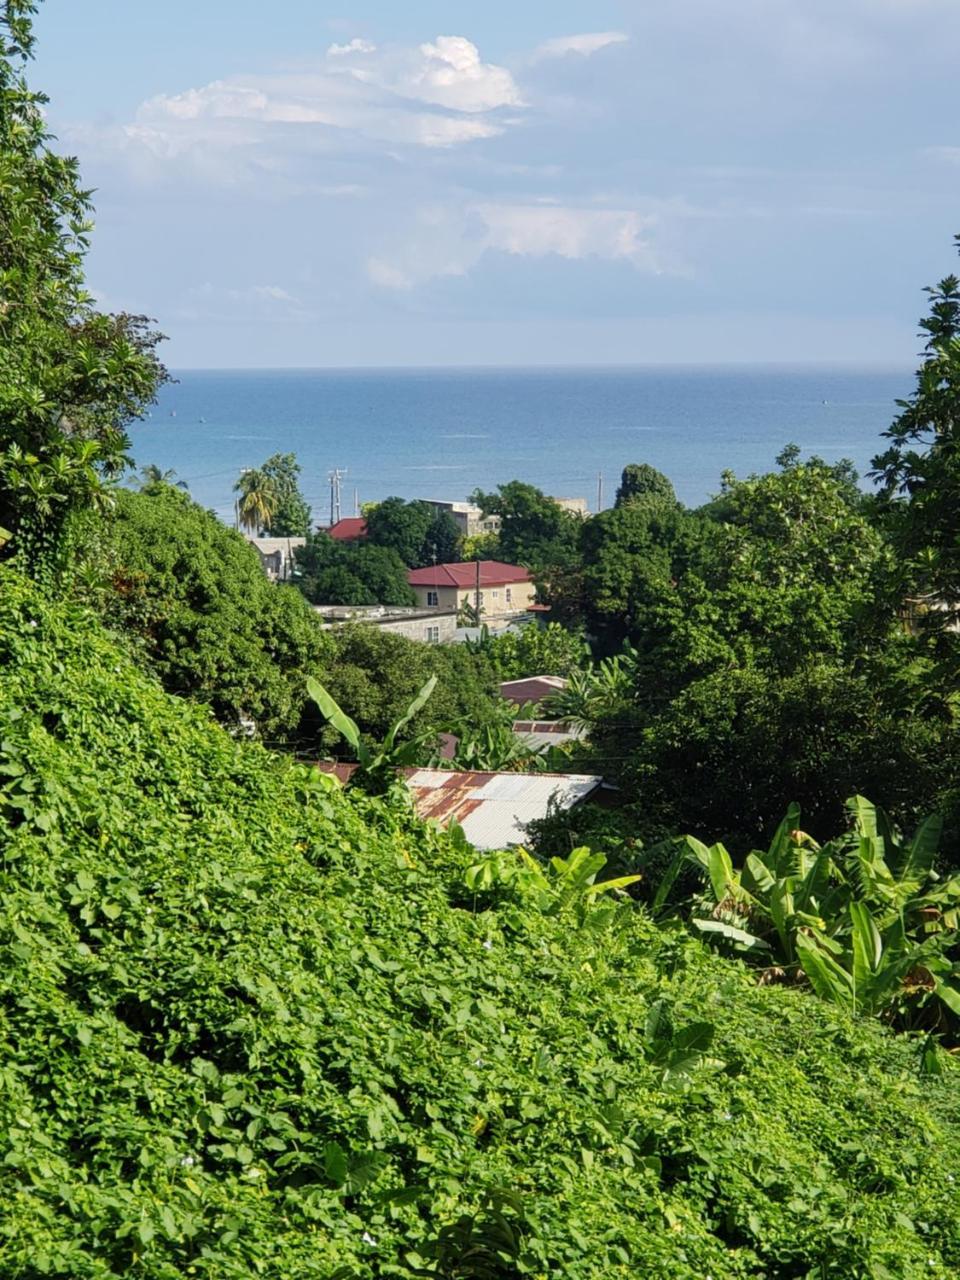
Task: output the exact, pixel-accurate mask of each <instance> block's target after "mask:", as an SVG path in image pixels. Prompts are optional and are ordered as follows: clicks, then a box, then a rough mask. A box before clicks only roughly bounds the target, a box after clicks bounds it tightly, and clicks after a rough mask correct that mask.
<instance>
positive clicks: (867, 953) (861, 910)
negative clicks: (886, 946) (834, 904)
mask: <svg viewBox="0 0 960 1280" xmlns="http://www.w3.org/2000/svg"><path fill="white" fill-rule="evenodd" d="M850 923H851V926H852V943H853V981H854V983H855V985H856V988H857V990H858V991H859V990H860V988H861V987H864V986H866V984H867V982H868V981H869V979H870V978H871V976H872V975H873V974H875V973H876V972H877V970H878V969H879V968H880V961H881V959H882V957H883V941H882V939H881V937H880V932H879V930H878V929H877V926H876V923H875V922H874V919H873V916H872V915H871V914H870V908H869V907H868V906H867V905H866V903H864V902H851V903H850Z"/></svg>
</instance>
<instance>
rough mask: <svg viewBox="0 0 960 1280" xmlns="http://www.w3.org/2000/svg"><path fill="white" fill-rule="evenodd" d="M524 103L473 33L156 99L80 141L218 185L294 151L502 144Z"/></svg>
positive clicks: (81, 133) (339, 51) (359, 50)
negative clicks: (182, 167) (179, 164)
mask: <svg viewBox="0 0 960 1280" xmlns="http://www.w3.org/2000/svg"><path fill="white" fill-rule="evenodd" d="M523 106H524V103H523V100H522V98H521V95H520V91H519V89H518V87H517V85H516V83H515V81H514V79H513V77H512V75H511V74H510V72H509V71H508V70H506V68H504V67H499V66H496V65H494V64H493V63H488V62H484V61H483V59H482V58H481V56H480V52H479V50H478V49H477V46H476V45H475V44H473V43H472V42H471V41H470V40H467V39H466V38H465V37H463V36H438V37H437V38H436V39H435V40H434V41H432V42H428V43H425V44H422V45H420V46H419V47H418V48H409V47H394V48H389V49H377V47H376V46H375V45H373V44H371V43H370V42H369V41H366V40H361V39H354V40H351V41H350V42H349V43H348V44H335V45H332V46H331V47H330V49H329V50H328V53H327V56H326V57H325V58H324V59H322V60H321V61H320V62H319V63H318V64H317V65H316V66H315V67H313V68H311V69H308V70H300V71H295V72H294V71H289V72H279V73H274V74H259V75H258V74H252V75H237V76H231V77H229V78H225V79H219V80H211V81H210V82H209V83H208V84H206V85H202V86H199V87H194V88H190V89H186V90H184V91H183V92H181V93H176V94H158V95H157V96H155V97H153V98H149V99H147V100H146V101H145V102H143V103H142V104H141V106H140V107H139V108H138V110H137V113H136V116H135V118H134V120H132V121H131V122H129V123H127V124H125V125H121V126H119V127H116V126H114V127H111V128H108V129H104V130H99V131H97V130H91V129H86V130H75V131H73V136H74V137H75V138H77V139H78V140H81V141H83V142H84V143H85V144H87V145H88V146H89V145H90V144H91V143H96V144H98V145H99V149H100V150H103V151H121V152H125V153H127V155H128V157H129V158H131V160H132V161H133V163H134V164H135V165H138V166H139V168H140V170H141V171H142V172H143V173H144V175H145V176H146V175H147V174H148V173H149V171H150V166H151V164H152V165H153V168H154V169H155V170H157V169H162V166H163V165H164V164H165V163H169V162H170V161H183V160H186V161H188V162H189V163H191V164H192V166H193V169H194V171H195V173H197V174H200V173H206V174H207V175H208V176H209V178H210V179H211V180H213V181H218V182H222V181H224V180H225V179H226V180H227V181H239V180H242V179H243V178H244V176H247V177H250V176H253V175H256V176H258V177H260V178H262V176H263V172H264V170H276V168H277V166H278V164H279V165H280V166H281V167H282V165H283V156H284V154H285V153H287V152H295V153H298V156H299V158H301V159H302V158H303V156H304V155H307V156H309V155H310V154H315V153H317V152H322V153H324V154H329V153H330V152H332V151H336V150H353V151H356V150H357V149H358V143H360V144H362V143H363V142H374V143H379V144H388V145H389V146H406V147H414V148H420V147H424V148H429V149H443V148H450V147H456V146H459V145H462V144H465V143H469V142H475V141H478V140H482V139H485V138H494V137H497V136H498V135H500V134H501V133H503V132H504V130H505V129H506V128H508V127H509V126H510V125H511V124H512V123H514V122H515V120H516V118H517V117H516V116H515V115H514V116H512V117H511V118H509V119H508V118H506V117H505V116H504V114H503V109H504V108H511V109H513V110H514V111H515V110H516V109H518V108H521V107H523ZM361 149H362V145H361ZM135 153H139V159H138V156H137V154H135ZM231 153H232V154H233V158H232V159H229V158H228V157H229V156H230V155H231ZM289 167H290V168H291V170H292V169H295V168H296V164H295V162H291V164H290V166H289ZM300 167H301V169H302V168H303V166H302V165H301V166H300Z"/></svg>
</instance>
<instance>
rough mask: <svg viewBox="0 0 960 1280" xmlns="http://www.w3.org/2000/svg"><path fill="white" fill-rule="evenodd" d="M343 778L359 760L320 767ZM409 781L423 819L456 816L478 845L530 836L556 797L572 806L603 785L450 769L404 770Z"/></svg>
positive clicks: (572, 777)
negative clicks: (529, 826) (535, 822)
mask: <svg viewBox="0 0 960 1280" xmlns="http://www.w3.org/2000/svg"><path fill="white" fill-rule="evenodd" d="M319 767H320V768H321V769H322V770H323V771H324V772H325V773H333V774H335V775H336V777H337V778H339V779H340V781H341V782H347V781H349V779H350V777H351V775H352V774H353V772H354V771H355V769H356V767H357V766H356V765H355V764H331V763H325V764H321V765H320V766H319ZM403 773H404V777H405V778H406V782H407V786H408V787H409V788H410V790H411V791H412V792H413V797H414V804H415V805H416V809H417V813H418V814H419V815H420V817H421V818H432V819H433V821H434V822H438V823H439V824H440V826H441V827H445V826H446V825H447V823H448V822H450V820H451V818H456V820H457V821H458V822H459V823H460V825H461V826H462V827H463V831H464V834H465V835H466V837H467V839H468V840H469V841H470V843H471V844H472V845H474V846H475V847H476V848H477V849H482V850H489V849H507V848H509V847H510V845H514V844H522V843H523V841H524V840H525V839H526V832H525V831H524V827H525V826H526V824H527V823H528V822H533V820H534V819H535V818H544V817H546V815H547V809H548V808H549V807H550V801H551V799H553V798H554V797H555V798H556V802H557V803H558V804H559V805H560V806H561V808H564V809H572V808H573V806H574V805H575V804H579V803H580V801H581V800H585V799H586V797H587V796H589V795H591V794H592V793H593V792H595V791H597V790H598V789H599V788H600V787H601V786H602V785H603V779H602V778H598V777H594V776H593V775H592V774H588V773H467V772H464V773H457V772H454V771H452V770H447V769H404V771H403Z"/></svg>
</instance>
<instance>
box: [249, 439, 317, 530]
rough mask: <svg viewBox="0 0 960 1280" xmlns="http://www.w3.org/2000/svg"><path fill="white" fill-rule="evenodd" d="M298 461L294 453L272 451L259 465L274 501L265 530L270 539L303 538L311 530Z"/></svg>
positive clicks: (309, 513)
mask: <svg viewBox="0 0 960 1280" xmlns="http://www.w3.org/2000/svg"><path fill="white" fill-rule="evenodd" d="M300 470H301V468H300V464H299V463H298V462H297V456H296V454H294V453H275V454H273V456H272V457H270V458H268V459H267V460H266V462H265V463H264V464H263V466H262V467H260V474H261V475H262V476H264V477H265V478H266V479H267V480H268V481H269V482H270V483H271V485H272V487H273V491H274V495H275V500H274V506H273V509H272V510H271V512H270V518H269V519H268V520H267V521H265V528H266V532H267V533H268V534H269V535H270V537H272V538H305V537H306V536H307V534H308V533H309V532H310V515H311V512H310V508H309V506H308V505H307V501H306V499H305V498H304V496H303V494H302V493H301V492H300V481H299V476H300Z"/></svg>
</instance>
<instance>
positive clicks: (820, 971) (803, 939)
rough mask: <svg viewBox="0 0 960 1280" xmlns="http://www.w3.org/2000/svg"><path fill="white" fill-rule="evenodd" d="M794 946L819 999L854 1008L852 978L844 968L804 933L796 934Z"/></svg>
mask: <svg viewBox="0 0 960 1280" xmlns="http://www.w3.org/2000/svg"><path fill="white" fill-rule="evenodd" d="M796 946H797V957H798V958H799V960H800V965H801V967H802V969H803V971H804V973H805V974H806V975H807V977H808V978H809V979H810V985H811V987H813V989H814V991H815V992H816V993H817V995H818V996H819V997H820V998H821V1000H830V1001H832V1002H833V1003H834V1004H839V1005H843V1006H844V1007H845V1008H847V1009H853V1008H855V998H854V990H853V979H852V978H851V976H850V974H849V973H847V971H846V969H844V968H843V967H842V966H841V965H839V964H838V963H837V961H836V960H835V959H834V958H833V956H831V955H830V954H829V953H828V952H826V951H824V950H823V949H822V948H821V947H819V946H818V945H817V944H816V942H814V941H813V940H812V939H811V938H809V937H808V936H807V935H806V934H804V933H801V934H798V935H797V941H796Z"/></svg>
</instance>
